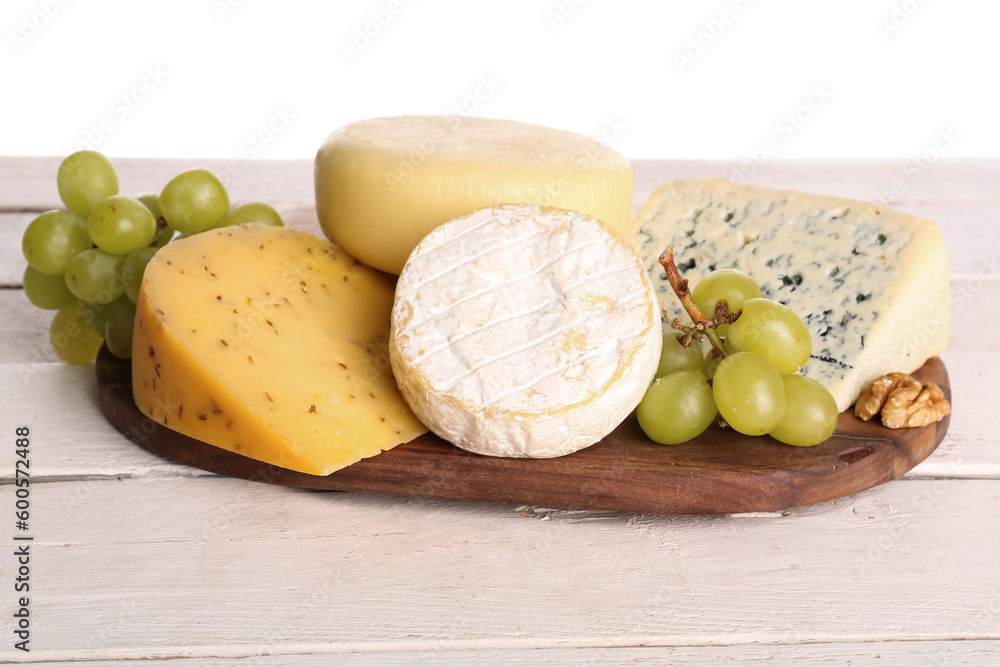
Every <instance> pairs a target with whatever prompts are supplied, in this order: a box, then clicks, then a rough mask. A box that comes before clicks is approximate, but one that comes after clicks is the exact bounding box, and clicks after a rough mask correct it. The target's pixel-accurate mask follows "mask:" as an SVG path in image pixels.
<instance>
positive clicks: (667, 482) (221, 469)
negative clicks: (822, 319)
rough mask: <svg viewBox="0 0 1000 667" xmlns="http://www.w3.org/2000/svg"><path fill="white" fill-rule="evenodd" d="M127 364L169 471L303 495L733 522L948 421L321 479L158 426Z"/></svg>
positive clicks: (891, 457) (852, 421) (117, 407)
mask: <svg viewBox="0 0 1000 667" xmlns="http://www.w3.org/2000/svg"><path fill="white" fill-rule="evenodd" d="M914 376H915V377H916V378H917V379H918V380H920V381H922V382H928V381H930V382H936V383H937V384H939V385H940V386H941V388H942V389H943V390H944V392H945V395H946V396H947V397H948V399H949V400H951V386H950V383H949V380H948V372H947V370H946V369H945V366H944V364H943V363H942V362H941V360H940V359H938V358H934V359H931V360H930V361H928V362H927V363H926V364H924V366H923V367H922V368H921V369H920V370H919V371H917V372H916V373H914ZM131 380H132V377H131V363H130V362H128V361H121V360H119V359H116V358H115V357H113V356H112V355H111V354H110V353H109V352H108V351H107V349H106V348H104V349H102V350H101V353H100V355H99V356H98V358H97V383H98V388H99V391H100V399H101V409H102V411H103V412H104V415H105V416H106V417H107V418H108V420H109V421H110V422H111V423H112V424H113V425H114V426H115V427H116V428H117V429H118V430H119V431H121V432H122V433H123V434H125V435H126V436H127V437H129V438H130V439H131V440H133V441H134V442H135V443H136V444H138V445H139V446H140V447H143V448H144V449H147V450H149V451H150V452H153V453H154V454H157V455H159V456H162V457H164V458H166V459H169V460H171V461H176V462H178V463H182V464H186V465H190V466H194V467H196V468H200V469H202V470H206V471H208V472H213V473H218V474H220V475H226V476H228V477H238V478H241V479H246V480H251V481H258V482H266V483H269V484H279V485H282V486H293V487H301V488H307V489H321V490H336V491H369V492H374V493H391V494H400V495H414V496H429V497H437V498H461V499H467V500H487V501H494V502H505V503H518V504H524V505H538V506H544V507H562V508H576V509H595V510H614V511H621V512H641V513H650V514H728V513H735V512H754V511H771V510H781V509H786V508H790V507H799V506H802V505H811V504H813V503H819V502H823V501H827V500H832V499H834V498H840V497H843V496H847V495H850V494H852V493H857V492H858V491H863V490H864V489H869V488H871V487H873V486H876V485H878V484H882V483H883V482H887V481H889V480H891V479H895V478H896V477H899V476H900V475H902V474H903V473H905V472H907V471H908V470H910V469H911V468H913V466H915V465H917V464H918V463H920V462H921V461H923V460H924V459H925V458H927V456H928V455H929V454H930V453H931V452H932V451H934V449H935V448H936V447H937V446H938V444H940V442H941V440H942V439H943V438H944V435H945V432H946V431H947V430H948V423H949V418H948V417H945V418H944V419H943V420H941V421H939V422H937V423H936V424H931V425H929V426H925V427H923V428H918V429H899V430H890V429H887V428H885V427H883V426H882V425H881V423H879V422H877V421H873V422H867V423H866V422H863V421H861V420H859V419H857V418H856V417H855V416H854V414H853V413H851V412H850V411H848V412H844V413H843V414H841V415H840V421H839V424H838V426H837V432H836V433H835V434H834V435H833V437H831V438H830V439H829V440H827V441H826V442H824V443H822V444H820V445H817V446H815V447H805V448H803V447H790V446H787V445H782V444H780V443H778V442H777V441H775V440H772V439H771V438H769V437H766V436H764V437H750V436H744V435H741V434H739V433H736V432H735V431H733V430H731V429H726V430H723V429H719V428H717V427H715V426H713V427H710V428H709V430H708V431H706V432H705V433H703V434H702V435H700V436H699V437H698V438H696V439H695V440H693V441H691V442H688V443H684V444H682V445H672V446H670V445H667V446H664V445H657V444H654V443H652V442H650V441H649V440H648V439H647V438H646V436H645V435H644V434H643V432H642V430H641V429H640V428H639V425H638V422H637V421H636V419H635V415H634V414H633V415H632V416H630V417H629V418H628V419H626V420H625V421H624V422H623V423H622V424H621V425H620V426H619V427H618V428H617V429H615V431H614V432H613V433H611V435H609V436H608V437H606V438H605V439H604V440H602V441H601V442H599V443H597V444H596V445H593V446H592V447H588V448H586V449H583V450H581V451H579V452H576V453H574V454H570V455H568V456H563V457H560V458H555V459H504V458H494V457H489V456H480V455H478V454H472V453H469V452H466V451H464V450H461V449H458V448H457V447H453V446H452V445H450V444H448V443H447V442H445V441H443V440H441V439H440V438H437V437H436V436H434V435H432V434H426V435H423V436H420V437H419V438H417V439H416V440H413V441H411V442H408V443H406V444H403V445H399V446H397V447H396V448H394V449H392V450H389V451H387V452H383V453H381V454H379V455H377V456H373V457H371V458H368V459H363V460H361V461H359V462H357V463H355V464H353V465H351V466H348V467H347V468H344V469H342V470H339V471H337V472H335V473H333V474H331V475H328V476H325V477H321V476H317V475H308V474H305V473H299V472H293V471H291V470H286V469H284V468H279V467H277V466H274V465H270V464H266V463H261V462H259V461H254V460H253V459H248V458H246V457H244V456H240V455H239V454H234V453H232V452H229V451H226V450H224V449H219V448H217V447H213V446H211V445H208V444H205V443H203V442H200V441H198V440H195V439H193V438H189V437H187V436H184V435H181V434H180V433H177V432H175V431H172V430H170V429H169V428H167V427H165V426H161V425H159V424H155V423H153V422H152V421H151V420H149V419H147V418H146V417H145V415H143V414H142V413H141V412H139V410H138V408H136V406H135V403H134V401H133V400H132V381H131Z"/></svg>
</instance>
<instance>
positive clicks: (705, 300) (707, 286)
mask: <svg viewBox="0 0 1000 667" xmlns="http://www.w3.org/2000/svg"><path fill="white" fill-rule="evenodd" d="M691 297H692V298H693V299H694V302H695V305H697V306H698V309H699V310H701V312H702V314H703V315H704V316H705V317H709V318H711V317H715V305H716V304H717V303H718V302H719V301H720V300H722V299H725V300H726V304H727V305H728V307H729V312H730V313H738V312H739V311H740V309H742V308H743V304H744V303H746V302H747V301H748V300H749V299H759V298H760V285H758V284H757V283H756V282H755V281H754V279H753V278H751V277H750V276H748V275H747V274H745V273H743V272H742V271H738V270H736V269H720V270H718V271H712V272H711V273H710V274H708V275H707V276H705V277H704V278H702V279H701V280H699V281H698V284H697V285H695V286H694V292H692V293H691ZM719 335H725V334H721V333H720V334H719Z"/></svg>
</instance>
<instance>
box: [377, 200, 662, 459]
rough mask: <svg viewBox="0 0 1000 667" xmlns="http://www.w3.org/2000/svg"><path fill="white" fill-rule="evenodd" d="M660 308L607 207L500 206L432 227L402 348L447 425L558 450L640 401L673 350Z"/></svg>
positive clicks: (493, 450)
mask: <svg viewBox="0 0 1000 667" xmlns="http://www.w3.org/2000/svg"><path fill="white" fill-rule="evenodd" d="M661 341H662V337H661V327H660V318H659V307H658V305H657V303H656V295H655V293H654V292H653V286H652V284H651V282H650V280H649V277H648V275H647V273H646V271H645V268H644V267H643V265H642V262H641V261H640V260H639V258H638V256H637V255H636V254H635V251H634V250H633V249H632V248H631V247H630V245H629V243H628V241H627V240H626V239H625V238H624V237H622V236H621V235H619V234H618V233H617V232H615V231H614V230H612V229H611V228H610V227H608V226H607V225H605V224H604V223H602V222H600V221H599V220H597V219H596V218H592V217H590V216H587V215H584V214H582V213H577V212H574V211H567V210H563V209H557V208H551V207H540V206H534V205H527V204H510V205H498V206H492V207H489V208H485V209H481V210H479V211H476V212H474V213H471V214H469V215H466V216H462V217H460V218H457V219H455V220H453V221H451V222H449V223H447V224H445V225H442V226H440V227H438V228H437V229H435V230H434V231H432V232H431V233H430V234H429V235H428V236H427V237H426V238H425V239H424V240H423V241H422V242H421V243H420V244H419V245H418V246H417V248H416V249H415V250H414V251H413V254H412V255H411V256H410V258H409V260H408V261H407V263H406V266H405V267H404V269H403V272H402V273H401V274H400V278H399V283H398V284H397V287H396V300H395V303H394V307H393V313H392V332H391V335H390V359H391V362H392V368H393V372H394V373H395V375H396V380H397V382H398V383H399V386H400V389H401V390H402V392H403V396H404V398H405V399H406V401H407V402H408V403H409V404H410V406H411V407H412V408H413V411H414V412H415V413H416V415H417V416H418V417H419V419H420V420H421V421H422V422H423V423H424V424H425V425H426V426H427V427H428V428H430V429H431V430H432V431H434V432H435V433H436V434H437V435H439V436H440V437H442V438H444V439H445V440H448V441H449V442H452V443H454V444H455V445H457V446H459V447H462V448H463V449H467V450H469V451H472V452H476V453H479V454H487V455H492V456H509V457H532V458H549V457H554V456H562V455H564V454H569V453H571V452H574V451H577V450H579V449H582V448H584V447H587V446H589V445H592V444H594V443H595V442H597V441H599V440H600V439H601V438H603V437H604V436H605V435H607V434H608V433H610V432H611V431H612V430H614V428H615V427H616V426H617V425H618V424H619V423H621V421H622V420H623V419H624V418H625V417H626V416H627V415H628V414H629V413H630V412H631V411H632V410H633V409H634V408H635V406H636V405H637V404H638V403H639V400H640V399H641V398H642V396H643V394H644V393H645V391H646V388H647V387H648V386H649V383H650V382H651V381H652V379H653V375H654V373H655V371H656V366H657V362H658V360H659V356H660V346H661Z"/></svg>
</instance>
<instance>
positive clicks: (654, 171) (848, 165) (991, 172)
mask: <svg viewBox="0 0 1000 667" xmlns="http://www.w3.org/2000/svg"><path fill="white" fill-rule="evenodd" d="M632 166H633V169H634V171H635V201H636V204H637V205H639V206H641V205H642V203H643V202H644V201H646V198H647V197H648V196H649V194H650V193H651V192H652V191H653V190H654V189H655V188H656V186H658V185H660V184H662V183H665V182H666V181H670V180H674V179H677V178H725V179H728V180H735V181H737V182H743V183H749V184H752V185H763V186H766V187H769V188H777V189H791V190H804V191H806V192H817V193H822V194H828V195H834V196H837V197H848V198H851V199H860V200H862V201H878V202H880V203H883V204H884V205H886V206H889V207H890V208H901V209H902V210H908V209H907V208H906V206H908V205H911V204H920V203H924V202H929V201H937V202H951V203H959V202H978V203H984V202H985V203H990V202H993V203H1000V193H997V191H996V188H995V187H993V185H994V184H995V183H996V181H997V178H1000V160H997V159H991V158H988V159H947V158H944V159H941V160H938V161H936V162H934V163H933V164H930V165H928V167H927V169H923V170H919V169H918V170H917V172H918V174H919V175H917V176H914V171H913V169H909V170H908V171H907V169H908V166H910V165H909V161H908V159H902V160H768V161H767V162H765V163H764V164H763V165H760V166H757V167H754V166H752V164H748V161H744V160H635V161H633V163H632ZM741 173H742V174H745V175H742V176H741ZM896 181H902V184H901V186H902V188H901V189H900V188H898V187H897V192H896V193H893V192H892V190H891V189H892V186H893V183H894V182H896ZM636 210H638V208H636Z"/></svg>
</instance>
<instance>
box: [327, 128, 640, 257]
mask: <svg viewBox="0 0 1000 667" xmlns="http://www.w3.org/2000/svg"><path fill="white" fill-rule="evenodd" d="M315 167H316V169H315V181H316V210H317V213H318V215H319V220H320V224H321V226H322V228H323V231H324V233H325V234H326V235H327V237H328V238H329V239H330V240H332V241H333V242H334V243H336V244H338V245H340V246H341V247H343V248H344V249H345V250H347V251H348V252H350V253H351V254H353V255H354V256H355V257H357V258H358V259H359V260H361V261H363V262H365V263H366V264H368V265H370V266H374V267H375V268H377V269H380V270H382V271H386V272H388V273H394V274H398V273H399V272H400V271H401V270H402V268H403V263H404V262H405V261H406V258H407V256H409V254H410V252H411V251H412V250H413V248H414V247H415V246H416V245H417V243H419V242H420V240H421V239H422V238H423V237H424V236H425V235H426V234H427V233H428V232H429V231H431V230H432V229H434V228H435V227H437V226H438V225H440V224H443V223H445V222H447V221H448V220H451V219H452V218H455V217H458V216H460V215H465V214H467V213H471V212H472V211H475V210H477V209H480V208H483V207H485V206H489V205H491V204H498V203H518V202H525V203H533V204H541V205H547V206H557V207H562V208H568V209H572V210H576V211H582V212H584V213H587V214H589V215H592V216H594V217H597V218H599V219H601V220H603V221H604V222H606V223H608V224H609V225H611V226H612V227H615V228H616V229H618V230H619V231H621V232H622V233H628V231H629V228H630V225H631V222H632V189H633V177H632V167H631V165H630V164H629V162H628V160H626V159H625V158H624V157H623V156H621V155H619V154H618V153H616V152H615V151H613V150H612V149H610V148H608V147H607V146H606V145H605V144H603V143H601V142H599V141H596V140H594V139H590V138H588V137H584V136H581V135H578V134H573V133H572V132H564V131H562V130H555V129H551V128H547V127H541V126H539V125H530V124H528V123H519V122H515V121H508V120H495V119H489V118H476V117H469V116H397V117H390V118H373V119H369V120H363V121H359V122H356V123H352V124H350V125H347V126H345V127H343V128H341V129H339V130H337V131H336V132H334V133H333V134H331V135H330V136H329V138H327V140H326V141H325V142H324V143H323V145H322V146H321V147H320V149H319V152H318V153H317V155H316V163H315Z"/></svg>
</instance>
